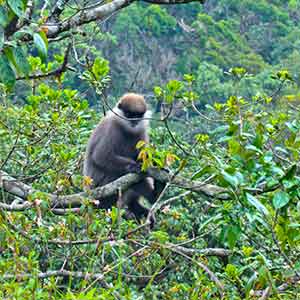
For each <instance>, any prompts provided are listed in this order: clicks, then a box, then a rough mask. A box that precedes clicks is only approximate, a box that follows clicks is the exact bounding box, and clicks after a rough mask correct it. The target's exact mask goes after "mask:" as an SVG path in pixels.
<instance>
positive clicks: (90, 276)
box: [2, 270, 104, 280]
mask: <svg viewBox="0 0 300 300" xmlns="http://www.w3.org/2000/svg"><path fill="white" fill-rule="evenodd" d="M53 276H55V277H73V278H84V279H97V280H102V279H103V278H104V276H103V274H102V273H85V272H72V271H67V270H57V271H47V272H44V273H38V274H37V277H38V278H40V279H43V278H49V277H53ZM2 277H3V278H4V279H14V278H17V279H19V280H26V279H29V278H32V277H33V274H30V273H23V274H16V275H13V274H9V275H8V274H7V275H3V276H2Z"/></svg>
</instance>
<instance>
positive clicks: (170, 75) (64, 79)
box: [0, 0, 300, 300]
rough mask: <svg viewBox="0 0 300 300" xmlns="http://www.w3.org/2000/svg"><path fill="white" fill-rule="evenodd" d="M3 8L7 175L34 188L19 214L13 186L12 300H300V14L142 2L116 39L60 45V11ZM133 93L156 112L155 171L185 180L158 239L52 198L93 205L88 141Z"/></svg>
mask: <svg viewBox="0 0 300 300" xmlns="http://www.w3.org/2000/svg"><path fill="white" fill-rule="evenodd" d="M0 4H1V6H0V24H1V26H3V28H4V29H5V30H4V32H2V30H0V51H1V56H0V82H1V83H0V89H1V91H0V145H1V147H0V172H3V171H4V172H6V173H8V174H9V175H10V176H12V177H14V178H15V179H16V180H18V181H20V182H23V183H26V184H28V185H30V186H32V187H33V188H34V189H35V192H31V193H30V195H29V197H28V199H26V200H28V202H29V203H30V207H26V208H25V209H24V210H23V209H20V208H19V207H20V206H19V205H22V204H24V199H21V198H20V197H17V196H16V195H14V196H13V195H10V194H8V193H7V192H6V190H5V188H4V186H3V182H5V180H6V179H5V176H4V177H0V186H1V190H0V252H1V258H0V275H1V276H0V283H1V288H0V297H1V299H2V298H3V299H7V298H9V299H228V300H229V299H258V298H260V299H263V297H266V296H265V295H266V294H268V297H269V299H284V300H288V299H291V300H294V299H297V297H299V294H300V291H299V284H298V283H299V273H300V265H299V249H300V233H299V228H300V214H299V197H300V190H299V186H300V176H299V164H298V161H299V156H300V137H299V132H300V121H299V119H300V115H299V111H300V106H299V76H298V75H299V74H297V73H299V72H298V71H299V68H298V66H299V63H298V61H299V51H298V49H297V42H298V40H297V34H298V31H299V30H298V29H299V28H298V26H299V25H298V23H297V20H298V18H299V15H298V14H299V13H298V8H299V1H296V0H290V1H279V0H276V1H275V0H274V1H265V0H259V1H250V0H249V1H248V0H243V1H232V0H221V1H211V3H207V4H205V5H204V6H203V7H202V6H200V5H199V4H197V3H195V4H191V5H187V6H180V8H177V7H176V8H172V7H168V8H167V7H164V8H162V7H160V6H155V5H146V4H140V3H138V4H133V5H131V6H130V7H128V9H126V10H122V12H120V14H118V15H117V16H115V17H114V18H113V19H112V20H111V23H109V24H108V25H107V26H108V28H107V30H108V29H111V30H112V31H111V32H106V33H101V32H99V27H97V26H93V25H92V24H86V25H85V26H84V30H83V31H82V32H76V33H74V32H67V33H66V35H65V36H63V39H62V40H59V41H58V42H57V43H56V41H53V40H51V39H49V41H48V38H47V30H49V28H46V27H44V26H43V24H44V22H45V21H44V20H45V19H47V16H49V15H50V14H51V10H50V11H48V10H47V9H44V10H43V6H42V5H40V6H39V5H37V7H36V11H35V12H34V15H35V16H38V22H37V24H35V23H34V22H32V23H30V22H29V23H26V20H23V19H22V18H23V17H24V14H25V10H26V8H27V4H28V3H27V1H12V0H11V1H10V0H7V1H0ZM38 4H41V3H40V2H38ZM76 4H77V2H76V3H75V2H71V3H70V5H69V6H68V7H67V9H65V10H64V11H63V12H62V18H66V19H67V18H68V17H70V16H72V15H73V14H74V10H75V11H76V9H74V5H76ZM90 4H91V5H92V4H93V3H92V2H91V3H90ZM187 16H188V17H190V18H189V19H188V18H187ZM15 21H20V22H21V21H22V22H23V21H24V22H25V25H24V24H23V26H21V27H20V28H21V30H17V31H16V32H8V31H9V30H10V26H8V25H9V24H12V23H14V22H15ZM22 22H21V23H22ZM125 26H126V28H127V32H125V30H124V28H125ZM2 33H3V36H4V39H3V43H1V36H2V35H1V34H2ZM68 34H71V36H69V35H68ZM8 36H9V39H7V37H8ZM65 39H66V40H65ZM50 41H51V43H50ZM48 42H49V44H48ZM100 42H101V47H98V48H101V51H100V50H99V49H97V47H96V46H99V44H100ZM124 53H125V54H126V55H125V54H124ZM106 58H109V61H108V60H107V59H106ZM137 71H138V72H137ZM180 78H182V79H180ZM111 82H112V85H111V86H110V85H109V84H110V83H111ZM129 89H138V90H141V91H148V92H149V94H150V96H151V97H149V98H151V99H149V106H151V105H156V107H157V109H156V112H155V114H154V116H153V120H151V132H150V133H151V143H145V142H143V141H140V142H139V143H138V144H137V149H138V150H139V151H140V152H139V161H140V163H141V168H142V171H146V170H147V169H148V168H149V167H153V166H155V167H158V168H159V169H165V168H167V169H169V175H170V182H168V184H167V186H166V189H165V190H164V193H163V194H162V195H161V197H160V199H159V202H157V203H155V204H154V205H153V206H152V207H151V212H153V213H154V214H155V217H156V219H157V220H156V224H155V227H154V228H153V229H151V230H150V229H149V228H148V227H147V226H145V225H142V226H141V224H139V223H138V222H137V221H136V220H134V219H132V218H130V216H129V217H128V215H127V212H126V209H125V208H117V207H112V208H111V209H107V210H104V209H99V208H98V207H97V201H98V200H95V199H90V197H87V198H86V199H84V202H83V203H82V204H81V205H79V206H78V207H72V206H70V207H66V208H61V207H50V201H49V198H48V196H47V193H52V194H54V195H57V197H59V196H60V195H66V194H75V193H78V192H81V191H82V190H83V189H86V194H85V195H88V196H89V195H92V194H89V189H88V187H89V186H90V185H91V183H92V182H91V180H90V178H84V177H83V176H82V175H81V174H82V171H81V169H82V159H83V155H84V151H85V145H86V142H87V139H88V136H89V135H90V132H91V130H92V129H93V128H94V126H95V125H96V124H97V122H98V120H99V114H100V113H101V112H103V114H105V113H106V112H107V110H109V109H111V105H113V104H112V103H114V102H115V100H116V99H115V98H114V97H113V95H116V94H119V93H121V91H122V92H123V91H124V90H129ZM92 96H93V97H95V98H94V99H93V101H92V100H91V99H90V97H92ZM86 98H89V99H88V100H89V101H87V100H86ZM89 102H90V104H91V103H93V102H95V103H97V104H98V103H100V105H97V106H96V107H92V108H90V107H89ZM101 117H102V116H101ZM0 174H2V173H0ZM1 176H2V175H1ZM180 178H181V181H179V182H180V183H181V184H178V181H176V180H179V179H180ZM176 182H177V184H176ZM21 188H22V186H21V185H20V186H17V190H18V191H19V189H21ZM182 188H185V190H184V191H183V190H182ZM216 188H218V189H217V191H221V192H214V189H216ZM203 190H205V191H206V193H203ZM119 192H120V191H119ZM144 204H145V205H149V204H147V203H144ZM7 207H10V209H8V208H7ZM11 207H12V208H11ZM156 209H157V210H156ZM143 221H144V220H143Z"/></svg>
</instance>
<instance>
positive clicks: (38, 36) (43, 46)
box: [33, 32, 48, 60]
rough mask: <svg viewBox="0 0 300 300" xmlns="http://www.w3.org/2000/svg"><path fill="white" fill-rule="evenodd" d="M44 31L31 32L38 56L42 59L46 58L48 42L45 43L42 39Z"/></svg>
mask: <svg viewBox="0 0 300 300" xmlns="http://www.w3.org/2000/svg"><path fill="white" fill-rule="evenodd" d="M44 35H45V33H44V32H43V33H42V32H39V33H37V32H36V33H34V34H33V41H34V44H35V46H36V48H37V49H38V52H39V56H40V58H41V59H42V60H45V59H46V58H47V53H48V44H47V43H45V39H44Z"/></svg>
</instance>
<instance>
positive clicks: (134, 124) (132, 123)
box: [130, 120, 141, 127]
mask: <svg viewBox="0 0 300 300" xmlns="http://www.w3.org/2000/svg"><path fill="white" fill-rule="evenodd" d="M140 121H141V120H131V121H130V124H131V126H132V127H135V126H136V125H138V124H139V123H140Z"/></svg>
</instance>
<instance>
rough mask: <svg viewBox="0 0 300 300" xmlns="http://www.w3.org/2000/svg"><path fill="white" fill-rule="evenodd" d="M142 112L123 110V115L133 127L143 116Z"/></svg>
mask: <svg viewBox="0 0 300 300" xmlns="http://www.w3.org/2000/svg"><path fill="white" fill-rule="evenodd" d="M144 114H145V113H144V112H137V111H128V110H123V115H124V117H125V118H126V119H128V121H129V124H130V125H131V126H132V127H135V126H137V125H138V124H139V123H140V121H141V120H142V119H143V118H144Z"/></svg>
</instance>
